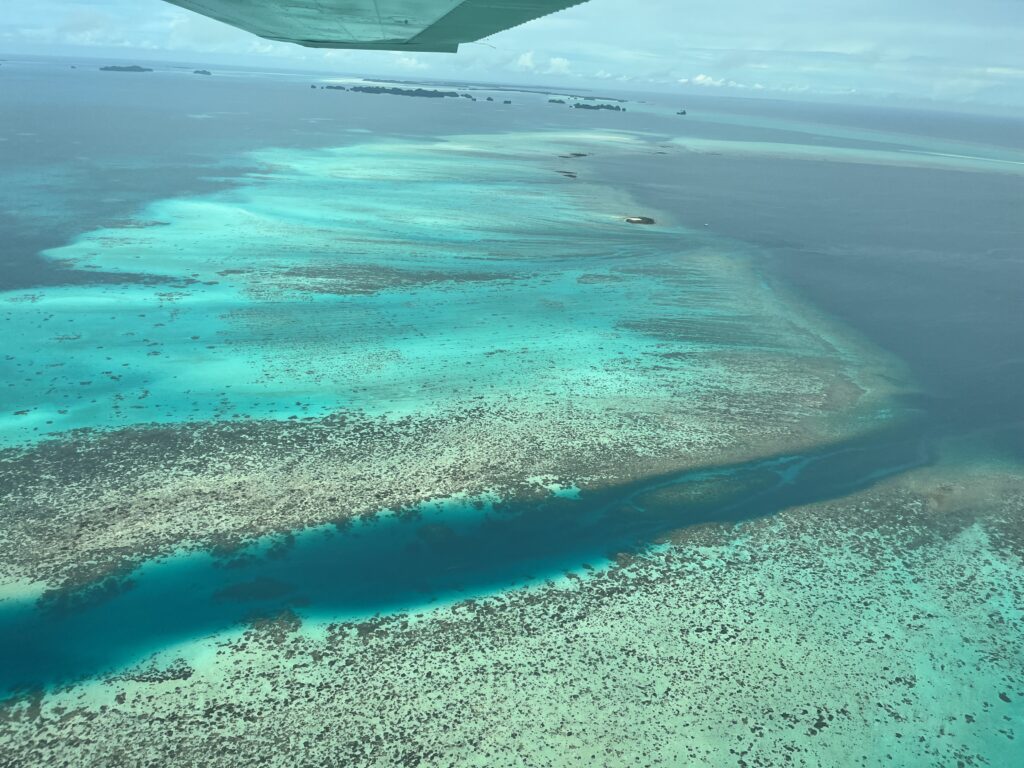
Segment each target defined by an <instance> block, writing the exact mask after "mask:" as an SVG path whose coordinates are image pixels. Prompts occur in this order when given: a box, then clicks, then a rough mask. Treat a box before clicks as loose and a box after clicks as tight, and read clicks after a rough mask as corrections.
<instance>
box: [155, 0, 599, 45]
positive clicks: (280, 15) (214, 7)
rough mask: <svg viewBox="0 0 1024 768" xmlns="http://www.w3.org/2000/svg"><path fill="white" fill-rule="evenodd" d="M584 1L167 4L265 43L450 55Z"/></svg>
mask: <svg viewBox="0 0 1024 768" xmlns="http://www.w3.org/2000/svg"><path fill="white" fill-rule="evenodd" d="M584 1H585V0H167V2H169V3H173V4H174V5H180V6H181V7H182V8H188V9H189V10H192V11H195V12H197V13H201V14H203V15H204V16H209V17H211V18H213V19H217V20H218V21H223V22H225V23H227V24H231V25H232V26H235V27H239V28H241V29H244V30H246V31H248V32H252V33H253V34H256V35H259V36H260V37H265V38H268V39H270V40H280V41H282V42H288V43H298V44H299V45H306V46H310V47H313V48H369V49H380V50H394V51H447V52H454V51H456V50H458V47H459V43H466V42H470V41H473V40H479V39H480V38H483V37H487V36H488V35H492V34H494V33H495V32H500V31H501V30H503V29H508V28H509V27H514V26H517V25H519V24H523V23H525V22H527V21H530V20H531V19H536V18H537V17H539V16H546V15H547V14H549V13H554V12H555V11H560V10H562V9H564V8H569V7H570V6H573V5H578V4H580V3H581V2H584Z"/></svg>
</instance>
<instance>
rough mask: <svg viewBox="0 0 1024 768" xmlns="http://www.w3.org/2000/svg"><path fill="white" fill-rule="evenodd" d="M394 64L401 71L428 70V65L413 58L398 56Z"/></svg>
mask: <svg viewBox="0 0 1024 768" xmlns="http://www.w3.org/2000/svg"><path fill="white" fill-rule="evenodd" d="M395 63H396V64H397V65H398V66H400V67H401V68H402V69H414V70H415V69H429V68H430V65H429V64H427V63H425V62H423V61H420V60H419V59H417V58H416V57H415V56H399V57H398V58H397V59H396V60H395Z"/></svg>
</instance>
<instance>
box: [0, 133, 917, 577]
mask: <svg viewBox="0 0 1024 768" xmlns="http://www.w3.org/2000/svg"><path fill="white" fill-rule="evenodd" d="M649 151H650V145H649V144H648V142H647V141H646V140H645V139H644V138H643V137H638V136H633V135H625V134H613V133H608V134H604V133H598V132H589V133H588V132H581V133H548V134H545V133H536V134H513V135H502V136H463V137H450V138H449V139H447V140H444V141H436V142H379V143H367V144H357V145H354V146H349V147H342V148H338V149H326V150H290V149H289V150H283V149H276V150H267V151H264V152H260V153H258V154H257V155H256V156H254V157H253V158H251V160H252V164H253V171H252V172H251V173H250V174H249V175H248V176H246V177H244V178H241V179H239V180H238V182H237V184H236V185H234V186H232V187H230V188H229V189H226V190H224V191H221V192H217V193H214V194H210V195H205V196H201V197H191V198H178V199H170V200H162V201H158V202H156V203H153V204H152V205H150V206H148V207H147V208H146V209H145V210H144V211H141V212H140V213H139V216H138V218H137V220H134V221H131V222H128V223H127V224H125V225H123V226H120V227H117V228H107V229H102V230H98V231H95V232H91V233H87V234H84V235H82V236H81V237H79V238H78V239H77V240H75V241H74V242H72V243H70V244H68V245H67V246H64V247H62V248H58V249H55V250H53V251H50V252H49V253H48V254H47V255H48V257H49V258H51V259H53V260H56V261H58V262H60V263H62V264H66V265H69V266H73V267H74V268H75V269H77V270H93V271H95V272H96V273H97V274H102V275H106V276H111V275H113V276H121V277H122V278H123V281H122V282H111V281H109V280H104V281H98V282H97V284H95V285H91V286H65V287H58V288H47V289H45V290H43V289H40V290H36V291H20V292H15V293H8V294H5V295H3V296H2V297H0V323H2V327H3V330H4V333H5V338H7V339H8V340H9V341H10V344H9V346H7V347H5V352H4V355H3V359H2V360H0V366H2V368H3V373H4V378H3V382H4V384H3V386H4V387H5V393H4V402H5V403H10V404H11V405H10V406H9V410H8V411H7V412H5V413H4V414H2V415H0V436H2V440H3V442H4V443H5V444H6V445H7V446H8V447H7V448H5V449H4V450H3V451H2V452H0V493H2V494H3V495H2V499H0V501H2V504H3V508H4V510H5V525H4V527H3V531H2V533H0V554H2V557H0V562H2V563H3V566H2V567H3V580H4V582H5V583H6V584H8V585H9V586H8V588H7V592H8V593H10V594H19V593H20V594H26V595H27V594H33V591H35V592H38V591H40V590H45V589H48V588H55V587H61V586H67V585H74V584H82V583H88V582H89V581H91V580H95V579H97V578H101V577H103V576H105V575H107V574H109V573H111V572H113V571H115V570H117V569H118V568H123V567H125V566H130V565H131V564H133V563H136V562H138V561H139V560H140V559H142V558H145V557H150V556H154V555H158V554H166V553H169V552H171V551H173V550H175V549H176V548H179V547H181V546H186V547H201V548H208V547H222V548H225V547H226V548H230V547H235V546H238V545H239V544H240V543H242V542H245V541H247V540H251V539H252V538H254V537H257V536H260V535H264V534H273V533H280V532H286V531H290V530H294V529H298V528H303V527H306V526H313V525H320V524H324V523H332V522H335V521H338V520H344V519H347V518H351V517H353V516H358V515H372V514H375V513H377V512H378V511H380V510H382V509H403V508H407V507H409V506H412V505H416V504H418V503H420V502H422V501H425V500H429V499H435V498H445V497H450V496H453V495H455V494H469V495H477V494H481V493H484V492H493V493H496V494H498V496H499V497H501V498H506V499H508V498H515V499H527V500H528V499H530V498H533V497H543V495H544V494H546V493H548V491H547V490H545V486H544V484H543V483H538V482H537V481H535V480H534V479H533V478H547V479H548V480H547V482H549V483H557V484H560V485H561V486H565V487H568V486H573V485H575V486H576V487H579V488H582V489H584V490H599V489H601V488H603V487H607V486H614V485H617V484H621V483H624V482H629V481H632V480H634V479H636V478H638V477H643V476H647V475H655V474H658V473H661V472H666V471H672V470H678V469H679V468H685V467H694V466H702V465H710V464H716V463H723V462H729V461H740V460H744V459H748V458H751V457H756V456H760V455H766V454H767V453H769V452H777V451H786V450H798V449H801V448H806V447H808V446H814V445H818V444H821V443H823V442H828V441H832V440H835V439H839V438H847V437H850V436H852V435H856V434H863V433H868V432H871V431H873V430H876V429H878V428H880V427H883V426H885V425H886V424H888V423H889V422H891V421H893V420H894V414H896V413H898V409H894V407H893V402H894V401H893V397H894V396H895V395H896V394H898V393H900V392H903V391H907V390H908V389H909V388H910V386H909V385H908V384H907V383H906V376H905V373H904V371H903V370H902V368H901V367H900V365H899V364H898V363H897V362H895V361H893V360H892V359H891V358H889V357H887V356H886V355H884V354H883V353H882V352H880V351H879V350H877V349H875V348H873V347H871V346H870V345H869V344H867V343H865V342H863V341H862V340H860V339H858V338H857V337H856V336H855V335H853V334H852V333H849V332H847V331H846V330H845V329H843V328H841V327H838V326H837V325H835V324H834V323H832V322H831V321H830V320H828V319H827V318H825V317H824V316H822V315H820V314H817V313H815V312H814V311H812V310H811V309H810V308H809V307H808V306H807V305H806V304H804V303H803V302H801V301H800V300H798V299H797V298H795V297H793V296H791V295H789V294H788V293H787V292H786V291H785V289H784V288H783V287H781V286H778V285H776V284H774V283H773V282H772V281H771V280H770V279H768V278H767V277H766V275H765V274H763V273H762V271H761V270H760V269H759V268H758V253H757V251H756V250H751V249H750V248H748V247H746V246H743V245H741V244H738V243H734V242H730V241H723V240H717V239H715V238H713V237H708V236H706V235H704V234H702V233H695V232H693V231H689V230H686V229H684V228H681V227H678V226H675V225H674V224H673V223H672V222H671V219H670V217H668V216H667V215H666V214H664V213H663V212H659V211H650V210H645V211H644V212H643V213H649V214H652V217H653V218H655V219H656V220H657V222H658V224H657V225H653V226H645V227H636V226H633V225H630V224H628V223H626V222H625V217H626V216H627V215H631V214H635V213H638V211H636V210H635V204H634V203H632V202H631V201H630V199H629V198H628V196H626V195H624V194H622V193H621V192H618V191H616V190H612V189H609V188H607V187H605V186H603V185H601V184H600V183H598V180H592V181H586V180H585V178H584V177H586V176H587V173H588V172H587V167H588V166H587V162H588V157H589V156H592V155H593V154H595V153H603V154H604V155H607V156H616V157H621V158H622V160H623V161H624V162H628V161H629V158H630V155H631V153H644V152H649ZM567 164H571V165H572V167H573V168H574V169H576V171H577V172H578V175H579V179H577V180H569V179H566V178H565V177H564V176H561V175H560V174H559V173H557V172H556V171H557V170H559V169H562V168H563V167H564V166H566V165H567Z"/></svg>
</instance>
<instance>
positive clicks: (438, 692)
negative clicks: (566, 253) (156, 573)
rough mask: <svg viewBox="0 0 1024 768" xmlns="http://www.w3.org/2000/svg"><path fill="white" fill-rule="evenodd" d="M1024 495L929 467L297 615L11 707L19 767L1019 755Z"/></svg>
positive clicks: (977, 760) (1004, 481) (995, 760)
mask: <svg viewBox="0 0 1024 768" xmlns="http://www.w3.org/2000/svg"><path fill="white" fill-rule="evenodd" d="M1022 512H1024V485H1022V483H1021V480H1020V476H1019V473H1017V472H1016V471H1014V470H1013V469H1012V468H1009V470H1008V469H1007V468H1005V467H999V466H995V465H986V464H974V465H970V466H969V465H966V464H961V465H959V466H957V467H950V466H948V465H945V466H943V465H940V466H936V467H930V468H923V469H920V470H916V471H914V472H911V473H906V474H904V475H901V476H900V477H899V478H896V479H893V480H890V481H887V482H884V483H880V484H878V485H876V486H874V487H873V488H871V489H869V490H865V491H862V492H860V493H858V494H855V495H853V496H851V497H848V498H843V499H836V500H833V501H829V502H825V503H820V504H813V505H809V506H804V507H800V508H795V509H791V510H788V511H786V512H783V513H781V514H779V515H777V516H774V517H772V518H764V519H760V520H755V521H750V522H746V523H743V524H740V525H738V526H703V527H696V528H689V529H686V530H683V531H680V532H678V533H676V534H673V535H672V536H670V537H669V538H668V539H666V540H664V541H663V542H662V543H661V544H659V545H658V546H656V547H655V548H653V549H650V550H648V551H647V552H645V553H642V554H634V555H623V556H621V557H620V558H619V560H618V562H617V563H616V564H615V565H614V566H613V567H611V568H609V569H607V570H604V571H597V572H592V573H585V574H583V575H582V576H580V575H566V576H564V577H561V578H558V579H554V580H552V581H551V582H550V583H548V584H546V585H538V586H535V587H533V588H530V589H519V590H512V591H507V592H504V593H502V594H500V595H496V596H493V597H489V598H486V599H478V600H471V601H462V602H458V603H455V604H453V605H451V606H448V607H443V608H437V609H434V610H432V611H422V612H415V613H399V614H397V615H391V616H388V617H382V618H376V619H373V620H368V621H361V622H331V621H329V620H323V621H314V620H309V619H303V618H300V617H299V616H298V615H297V614H295V613H292V612H285V613H282V614H280V615H278V616H277V617H274V618H269V619H268V618H264V619H259V620H256V621H254V622H253V623H252V624H251V625H250V626H249V627H248V628H247V629H245V630H244V631H242V630H239V631H237V632H234V633H232V634H230V635H225V636H218V637H212V638H209V639H207V640H204V641H199V642H194V643H189V644H185V645H182V646H179V647H172V648H168V649H165V650H164V651H163V652H162V653H159V654H156V655H154V656H152V657H151V658H149V659H146V660H144V661H142V662H140V663H138V664H136V665H134V666H132V667H131V668H129V669H127V670H124V671H121V672H119V673H117V674H111V675H109V676H107V677H105V678H104V679H99V680H92V681H87V682H83V683H81V684H77V685H72V686H67V687H64V688H62V689H60V690H57V691H51V692H48V693H46V694H45V695H44V694H43V693H42V692H36V693H30V694H27V695H25V696H23V697H21V698H20V699H18V700H14V701H11V702H9V703H8V704H7V705H6V706H5V707H4V709H3V710H2V720H0V737H2V738H3V742H4V744H5V747H6V750H7V754H8V756H9V758H10V759H11V760H12V761H13V764H19V765H29V764H35V765H42V764H48V765H49V764H54V765H55V764H75V765H87V764H92V765H100V764H102V765H111V766H114V765H133V766H139V765H164V764H167V762H168V761H173V762H175V764H180V765H185V764H188V765H199V764H202V765H233V766H235V765H257V764H258V765H305V764H309V765H323V764H339V765H437V766H442V765H487V766H505V765H508V766H512V765H531V766H572V765H580V766H584V765H586V766H593V765H608V766H615V765H633V764H649V765H698V764H700V765H746V766H778V765H790V764H792V765H806V766H812V765H840V764H842V765H867V766H873V765H887V764H893V765H905V766H925V765H964V766H980V765H1009V764H1012V763H1013V761H1014V759H1015V756H1016V755H1018V754H1019V738H1020V734H1021V727H1022V725H1024V676H1022V674H1021V670H1022V669H1024V631H1022V618H1024V615H1022V608H1021V606H1022V601H1024V570H1022V560H1021V557H1022V555H1024V531H1022V529H1021V527H1020V520H1021V519H1022Z"/></svg>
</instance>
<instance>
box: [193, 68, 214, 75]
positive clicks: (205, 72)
mask: <svg viewBox="0 0 1024 768" xmlns="http://www.w3.org/2000/svg"><path fill="white" fill-rule="evenodd" d="M192 74H193V75H212V74H213V73H212V72H211V71H210V70H208V69H194V70H192Z"/></svg>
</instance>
